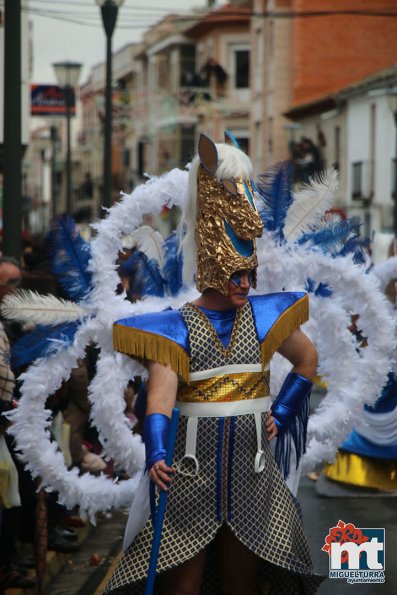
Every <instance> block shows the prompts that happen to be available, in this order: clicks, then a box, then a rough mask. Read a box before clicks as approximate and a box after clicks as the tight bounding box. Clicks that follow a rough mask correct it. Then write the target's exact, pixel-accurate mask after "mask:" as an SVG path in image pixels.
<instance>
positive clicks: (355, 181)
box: [352, 161, 363, 198]
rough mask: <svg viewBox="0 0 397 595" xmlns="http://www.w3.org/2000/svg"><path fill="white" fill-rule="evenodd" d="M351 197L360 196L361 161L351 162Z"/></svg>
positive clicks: (361, 192) (361, 194) (361, 191)
mask: <svg viewBox="0 0 397 595" xmlns="http://www.w3.org/2000/svg"><path fill="white" fill-rule="evenodd" d="M352 174H353V175H352V198H362V196H363V190H362V175H363V162H362V161H356V162H355V163H353V164H352Z"/></svg>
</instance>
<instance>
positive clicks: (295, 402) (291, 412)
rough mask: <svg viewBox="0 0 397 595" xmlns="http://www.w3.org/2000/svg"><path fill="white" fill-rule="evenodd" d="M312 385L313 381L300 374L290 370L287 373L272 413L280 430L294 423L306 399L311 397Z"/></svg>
mask: <svg viewBox="0 0 397 595" xmlns="http://www.w3.org/2000/svg"><path fill="white" fill-rule="evenodd" d="M312 386H313V383H312V382H311V381H310V380H308V379H307V378H305V377H304V376H300V374H295V372H290V373H289V374H288V375H287V377H286V379H285V380H284V383H283V386H282V387H281V389H280V392H279V393H278V395H277V397H276V398H275V400H274V402H273V405H272V415H273V417H274V421H275V423H276V426H277V428H278V431H279V432H280V431H281V432H282V431H283V430H287V429H288V428H289V427H290V426H291V425H292V423H293V421H294V419H295V418H296V416H297V415H299V413H300V411H301V409H302V406H303V405H304V404H305V402H306V399H307V398H308V397H310V393H311V390H312Z"/></svg>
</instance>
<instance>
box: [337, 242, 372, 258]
mask: <svg viewBox="0 0 397 595" xmlns="http://www.w3.org/2000/svg"><path fill="white" fill-rule="evenodd" d="M368 245H369V239H368V238H359V237H356V236H353V237H351V238H349V239H348V240H347V242H346V243H345V245H344V246H343V248H342V249H341V250H340V252H339V253H338V256H347V255H348V254H352V256H353V262H354V264H365V255H366V251H367V249H368Z"/></svg>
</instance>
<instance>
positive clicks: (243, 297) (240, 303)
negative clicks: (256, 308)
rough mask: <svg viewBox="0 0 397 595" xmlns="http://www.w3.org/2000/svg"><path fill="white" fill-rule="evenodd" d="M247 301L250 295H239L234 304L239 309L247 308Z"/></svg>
mask: <svg viewBox="0 0 397 595" xmlns="http://www.w3.org/2000/svg"><path fill="white" fill-rule="evenodd" d="M247 301H248V295H238V296H237V295H236V296H235V299H234V302H235V304H236V306H237V307H238V308H241V307H242V306H245V304H246V303H247Z"/></svg>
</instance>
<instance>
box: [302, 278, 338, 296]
mask: <svg viewBox="0 0 397 595" xmlns="http://www.w3.org/2000/svg"><path fill="white" fill-rule="evenodd" d="M316 284H317V282H316V281H315V280H314V279H312V278H311V277H308V278H307V279H306V284H305V291H307V292H308V293H314V295H315V296H316V297H330V296H331V295H332V293H333V291H332V289H331V287H330V286H329V285H328V283H322V282H320V283H319V284H318V285H317V287H316Z"/></svg>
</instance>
